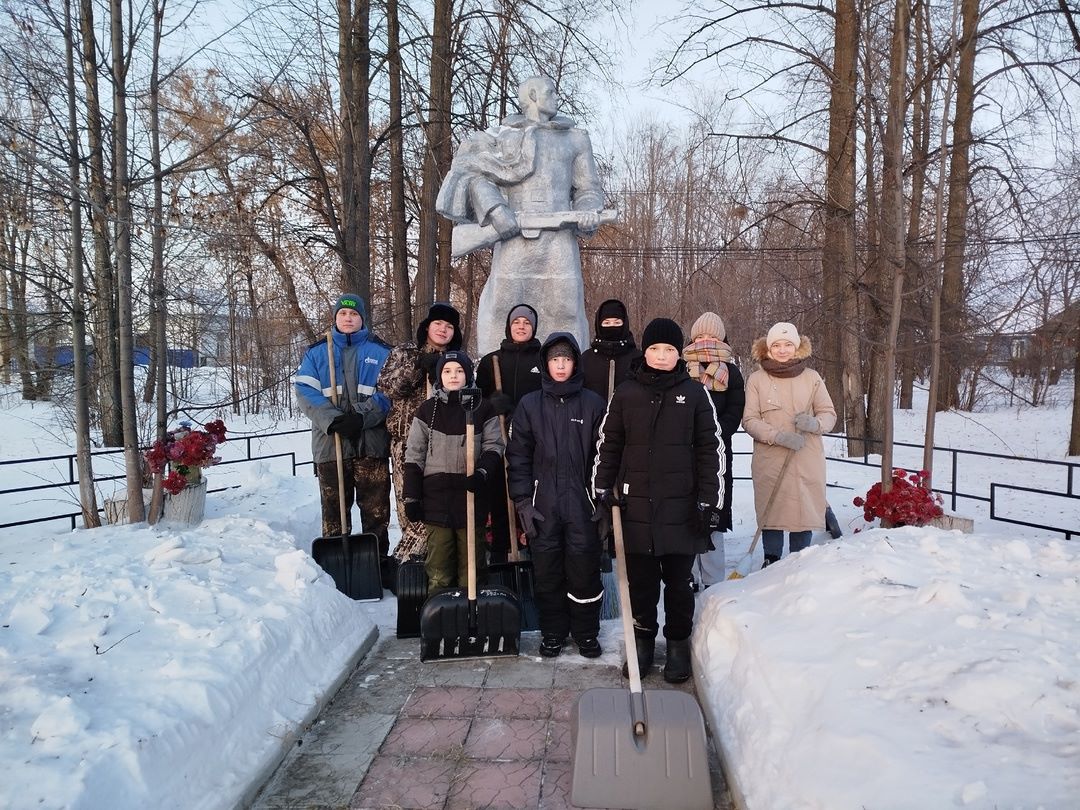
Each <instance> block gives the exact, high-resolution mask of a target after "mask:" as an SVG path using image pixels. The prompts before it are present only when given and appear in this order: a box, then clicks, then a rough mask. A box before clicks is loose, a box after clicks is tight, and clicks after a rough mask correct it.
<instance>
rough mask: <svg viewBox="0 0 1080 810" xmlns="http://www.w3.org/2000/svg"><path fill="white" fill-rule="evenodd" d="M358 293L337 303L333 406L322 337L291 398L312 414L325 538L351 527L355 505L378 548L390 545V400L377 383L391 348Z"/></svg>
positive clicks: (386, 549)
mask: <svg viewBox="0 0 1080 810" xmlns="http://www.w3.org/2000/svg"><path fill="white" fill-rule="evenodd" d="M366 317H367V314H366V310H365V307H364V301H363V299H362V298H360V296H358V295H353V294H351V293H347V294H345V295H342V296H340V297H339V298H338V299H337V301H336V302H335V303H334V329H333V338H332V340H333V351H334V375H335V382H336V383H337V405H336V406H335V405H334V404H333V403H332V402H331V400H330V359H329V353H328V350H327V345H326V340H325V339H324V340H319V341H318V342H316V343H312V344H311V346H310V347H309V348H308V350H307V352H306V353H305V354H304V359H303V360H301V361H300V367H299V368H298V369H297V370H296V375H295V376H294V377H293V386H294V389H295V392H296V401H297V402H298V403H299V405H300V409H301V410H302V411H303V412H304V415H305V416H307V417H308V418H309V419H310V420H311V457H312V460H314V462H315V473H316V475H318V477H319V494H320V502H321V504H322V531H323V535H324V536H327V537H330V536H335V535H342V534H349V533H350V532H351V531H352V525H351V524H352V515H351V511H352V505H353V502H354V501H355V502H356V503H357V504H358V505H359V507H360V519H361V521H362V524H363V528H364V531H366V532H371V533H372V534H374V535H376V536H377V537H378V538H379V553H380V555H382V556H383V557H386V556H387V554H389V551H390V541H389V537H388V535H387V526H388V525H389V523H390V463H389V460H388V459H389V458H390V434H389V433H387V431H386V413H387V411H389V410H390V400H388V399H387V398H386V397H385V396H384V395H383V394H381V393H379V392H378V391H377V390H376V389H375V383H376V381H377V380H378V378H379V371H380V370H381V369H382V365H383V363H384V362H385V360H386V357H387V355H388V354H389V353H390V347H389V346H387V345H386V344H385V343H383V342H382V341H381V340H379V339H378V338H377V337H375V336H374V335H373V334H371V332H370V331H369V330H368V328H367V324H366ZM335 433H337V434H339V435H340V436H341V455H342V458H343V459H344V470H345V481H344V485H345V515H346V523H347V525H345V526H342V525H341V514H340V509H339V507H338V482H337V459H336V452H335V450H334V434H335Z"/></svg>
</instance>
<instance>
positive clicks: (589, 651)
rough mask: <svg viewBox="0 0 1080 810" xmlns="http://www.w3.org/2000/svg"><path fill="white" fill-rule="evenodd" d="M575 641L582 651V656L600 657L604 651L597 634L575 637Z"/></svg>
mask: <svg viewBox="0 0 1080 810" xmlns="http://www.w3.org/2000/svg"><path fill="white" fill-rule="evenodd" d="M574 643H575V644H577V649H578V652H579V653H581V656H582V658H599V657H600V656H601V655H603V653H604V651H603V650H602V649H601V648H600V640H599V639H597V638H596V636H590V637H589V638H580V639H578V638H575V639H574Z"/></svg>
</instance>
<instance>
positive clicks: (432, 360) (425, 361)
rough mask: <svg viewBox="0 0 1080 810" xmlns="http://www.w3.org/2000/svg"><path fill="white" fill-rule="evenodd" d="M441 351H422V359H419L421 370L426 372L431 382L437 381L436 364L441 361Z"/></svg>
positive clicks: (425, 374)
mask: <svg viewBox="0 0 1080 810" xmlns="http://www.w3.org/2000/svg"><path fill="white" fill-rule="evenodd" d="M439 354H440V353H439V352H421V353H420V359H419V360H418V361H417V362H418V363H419V364H420V370H421V371H422V372H424V377H426V378H427V379H428V380H429V381H430V382H432V383H434V382H435V366H436V365H438V363H439Z"/></svg>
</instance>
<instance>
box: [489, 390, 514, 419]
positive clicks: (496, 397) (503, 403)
mask: <svg viewBox="0 0 1080 810" xmlns="http://www.w3.org/2000/svg"><path fill="white" fill-rule="evenodd" d="M488 402H490V403H491V407H492V408H494V409H495V415H496V416H502V415H503V414H507V413H510V411H512V410H514V400H513V399H511V398H510V395H509V394H504V393H503V392H502V391H495V392H493V393H492V395H491V396H490V397H488Z"/></svg>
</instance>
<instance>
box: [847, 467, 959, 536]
mask: <svg viewBox="0 0 1080 810" xmlns="http://www.w3.org/2000/svg"><path fill="white" fill-rule="evenodd" d="M929 485H930V473H929V472H927V471H926V470H920V471H919V472H916V473H909V472H908V471H907V470H900V469H896V470H893V473H892V489H890V490H889V491H888V492H887V493H882V491H881V482H880V481H878V482H877V483H876V484H874V485H873V486H872V487H870V489H869V491H868V492H867V493H866V497H865V498H864V497H861V496H860V497H857V498H855V500H854V501H852V503H854V504H855V505H856V506H861V507H862V510H863V518H864V519H865V520H866V522H867V523H869V522H870V521H872V520H873V519H874V518H878V519H879V520H880V521H881V525H882V526H884V527H892V526H925V525H926V524H927V523H929V522H930V521H931V520H933V519H934V518H936V517H941V515H942V514H944V512H943V511H942V509H941V504H942V503H943V501H942V498H941V496H940V495H938V494H937V493H935V492H931V491H930V487H929Z"/></svg>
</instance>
